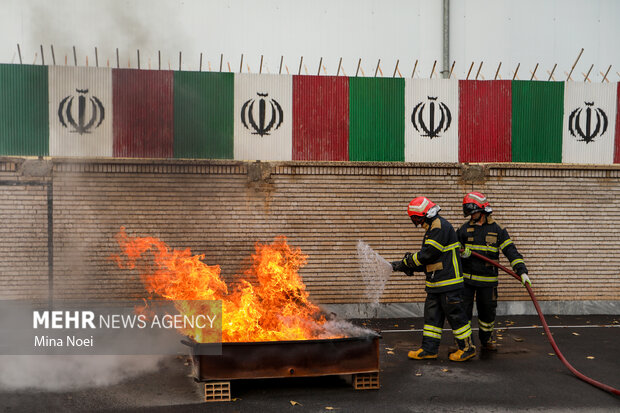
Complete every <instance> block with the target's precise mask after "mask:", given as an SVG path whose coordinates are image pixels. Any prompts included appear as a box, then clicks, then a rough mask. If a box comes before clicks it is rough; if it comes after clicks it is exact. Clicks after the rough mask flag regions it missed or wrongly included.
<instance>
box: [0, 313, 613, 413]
mask: <svg viewBox="0 0 620 413" xmlns="http://www.w3.org/2000/svg"><path fill="white" fill-rule="evenodd" d="M547 321H548V323H549V325H550V326H551V327H552V328H551V331H552V334H553V336H554V338H555V340H556V342H557V344H558V346H559V348H560V350H561V351H562V353H563V354H564V356H565V357H566V358H567V359H568V361H569V362H570V363H571V364H572V365H573V367H575V368H576V369H577V370H579V371H580V372H581V373H583V374H585V375H586V376H588V377H591V378H593V379H595V380H597V381H599V382H602V383H605V384H607V385H610V386H612V387H615V388H617V389H619V388H620V315H618V316H547ZM354 322H355V323H357V324H363V325H365V326H366V327H369V328H372V329H375V330H377V331H380V332H381V334H382V339H381V342H380V357H381V373H380V382H381V388H380V389H379V390H361V391H360V390H354V389H353V387H352V385H351V377H350V376H328V377H320V378H287V379H270V380H239V381H233V382H232V384H231V389H232V397H233V401H231V402H209V403H205V402H203V401H202V395H203V394H204V387H203V385H201V384H200V383H196V382H194V381H193V379H192V378H191V366H190V365H188V363H187V361H188V360H187V358H186V357H184V356H177V357H175V356H169V357H166V358H163V359H162V360H161V362H160V363H159V365H158V367H157V370H156V371H152V372H149V373H145V374H141V375H138V376H135V377H133V378H130V379H126V380H124V381H122V382H120V383H117V384H113V385H108V386H99V387H90V388H80V389H77V388H76V389H74V390H62V391H44V390H35V389H28V388H24V389H20V390H10V391H9V390H3V389H2V388H0V411H1V412H73V411H79V412H91V411H104V412H168V411H174V412H196V411H208V412H258V411H261V412H286V411H291V412H295V411H296V412H330V411H335V412H377V411H386V412H505V411H558V412H566V411H578V412H599V411H600V412H612V411H613V412H620V397H618V396H614V395H612V394H610V393H607V392H605V391H602V390H600V389H598V388H595V387H593V386H592V385H590V384H587V383H585V382H583V381H581V380H579V379H577V378H576V377H575V376H573V375H572V373H570V371H569V370H568V369H567V368H566V367H565V366H564V365H563V364H562V363H561V362H560V360H559V359H558V358H557V357H556V356H555V355H554V354H553V349H552V347H551V345H550V344H549V342H548V341H547V339H546V337H545V336H544V332H543V330H542V327H541V325H540V321H539V319H538V317H535V316H512V317H499V318H498V320H497V321H496V328H497V334H496V335H497V337H496V338H497V340H496V341H497V343H498V344H499V349H498V351H497V352H482V353H479V354H478V355H477V356H476V357H475V358H474V359H472V360H469V361H467V362H463V363H455V362H451V361H449V360H448V352H449V349H448V348H449V346H450V345H452V344H453V340H452V333H451V332H450V331H448V330H444V334H443V338H442V345H441V347H440V351H439V358H438V360H425V361H417V360H409V359H408V358H407V352H408V351H409V350H412V349H414V348H417V347H418V346H419V344H420V342H421V338H422V333H421V328H422V325H423V321H422V319H419V318H408V319H374V320H354ZM475 326H476V324H475V322H474V327H475ZM474 337H476V340H477V330H475V331H474ZM0 368H2V367H1V366H0ZM92 374H94V375H96V374H97V371H96V370H94V371H93V372H92ZM46 379H47V377H33V380H34V381H36V380H46Z"/></svg>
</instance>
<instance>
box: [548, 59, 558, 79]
mask: <svg viewBox="0 0 620 413" xmlns="http://www.w3.org/2000/svg"><path fill="white" fill-rule="evenodd" d="M556 67H558V64H557V63H556V64H554V65H553V69H551V73H549V79H547V81H550V80H551V79H553V80H555V78H554V77H553V72H555V68H556Z"/></svg>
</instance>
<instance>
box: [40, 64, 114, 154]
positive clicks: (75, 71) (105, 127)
mask: <svg viewBox="0 0 620 413" xmlns="http://www.w3.org/2000/svg"><path fill="white" fill-rule="evenodd" d="M48 76H49V100H50V104H49V122H50V138H49V139H50V140H49V151H50V155H51V156H84V157H98V156H112V154H113V153H112V144H113V140H114V135H113V129H112V128H113V122H112V112H113V111H112V69H109V68H93V67H91V68H89V67H63V66H50V67H49V75H48Z"/></svg>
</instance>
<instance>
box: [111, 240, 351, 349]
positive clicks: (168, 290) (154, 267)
mask: <svg viewBox="0 0 620 413" xmlns="http://www.w3.org/2000/svg"><path fill="white" fill-rule="evenodd" d="M116 239H117V242H118V244H119V246H120V247H121V250H122V253H123V254H124V256H123V257H122V258H121V257H116V261H117V263H118V265H119V267H121V268H127V269H138V270H139V272H140V277H141V279H142V281H143V283H144V286H145V288H146V290H147V291H148V292H149V294H151V295H152V296H159V297H163V298H165V299H168V300H221V301H222V311H223V315H222V317H223V320H222V341H223V342H253V341H276V340H308V339H313V338H337V337H341V336H342V335H332V334H330V333H328V332H326V331H325V328H324V324H325V322H326V320H325V318H324V316H323V315H322V314H321V311H320V309H319V307H318V306H316V305H314V304H312V303H311V302H310V301H309V300H308V296H309V293H308V292H307V291H306V286H305V285H304V283H303V282H302V280H301V277H300V276H299V273H298V271H299V269H300V268H301V267H302V266H303V265H305V263H306V260H307V256H306V255H304V254H303V253H302V252H301V250H300V249H299V248H291V247H290V246H289V245H288V244H287V242H286V237H284V236H279V237H277V238H276V239H275V240H274V242H273V243H271V244H268V245H263V244H259V243H257V244H256V246H255V253H254V254H252V265H251V267H250V268H248V269H247V270H245V271H244V275H245V276H246V277H248V278H251V279H256V280H257V281H256V282H254V283H251V282H249V281H248V280H247V279H244V280H242V281H241V282H240V283H239V285H238V286H237V287H236V288H235V289H234V291H232V292H229V290H228V286H227V285H226V283H225V282H224V281H223V280H222V279H221V277H220V272H221V271H220V267H219V266H218V265H214V266H209V265H207V264H205V263H204V262H203V261H202V260H203V259H204V258H205V256H204V254H201V255H192V254H191V251H190V250H189V249H185V250H182V251H180V250H176V249H170V248H169V247H168V246H167V245H166V244H165V243H164V242H162V241H160V240H159V239H157V238H154V237H129V236H128V235H127V234H126V233H125V229H124V228H121V230H120V232H119V233H118V234H117V236H116ZM148 252H150V253H151V254H149V256H150V255H152V257H153V261H152V262H150V261H148V258H147V256H146V254H147V253H148ZM196 307H199V304H198V303H192V302H191V301H185V302H183V305H182V306H177V310H178V311H179V312H180V313H181V314H182V315H196V314H202V311H203V310H204V308H202V309H201V308H196ZM181 332H182V333H183V334H185V335H188V336H190V337H192V338H194V340H196V341H198V342H206V341H207V340H208V338H209V336H207V335H206V334H207V333H208V332H206V331H201V330H200V329H198V328H196V329H193V330H183V331H181Z"/></svg>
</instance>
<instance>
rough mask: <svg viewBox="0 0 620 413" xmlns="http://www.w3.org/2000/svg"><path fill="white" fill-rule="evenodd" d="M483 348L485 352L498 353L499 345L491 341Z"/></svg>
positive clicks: (483, 345) (484, 344)
mask: <svg viewBox="0 0 620 413" xmlns="http://www.w3.org/2000/svg"><path fill="white" fill-rule="evenodd" d="M481 347H482V350H484V351H497V344H495V343H493V342H492V341H491V340H489V341H487V342H486V343H483V344H482V345H481Z"/></svg>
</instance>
